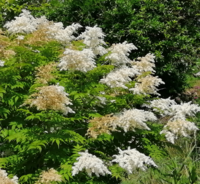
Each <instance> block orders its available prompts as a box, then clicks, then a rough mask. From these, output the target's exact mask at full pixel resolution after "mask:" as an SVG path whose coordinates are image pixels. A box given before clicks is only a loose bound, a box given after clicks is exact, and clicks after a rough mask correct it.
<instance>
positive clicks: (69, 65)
mask: <svg viewBox="0 0 200 184" xmlns="http://www.w3.org/2000/svg"><path fill="white" fill-rule="evenodd" d="M63 54H64V56H63V57H62V58H61V59H60V63H59V64H58V67H60V70H79V71H82V72H87V71H89V70H92V69H93V68H95V67H96V66H95V65H96V64H95V62H94V57H95V55H94V54H93V52H92V50H91V49H84V50H82V51H78V50H71V49H66V50H65V52H64V53H63Z"/></svg>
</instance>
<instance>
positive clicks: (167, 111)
mask: <svg viewBox="0 0 200 184" xmlns="http://www.w3.org/2000/svg"><path fill="white" fill-rule="evenodd" d="M172 105H176V102H175V101H174V100H171V99H170V98H166V99H164V98H160V99H157V100H152V101H151V102H150V104H149V105H144V106H146V107H149V108H152V109H153V111H154V112H158V113H160V114H161V115H162V116H169V115H172V109H171V106H172Z"/></svg>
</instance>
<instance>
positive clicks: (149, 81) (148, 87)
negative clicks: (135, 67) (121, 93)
mask: <svg viewBox="0 0 200 184" xmlns="http://www.w3.org/2000/svg"><path fill="white" fill-rule="evenodd" d="M138 82H139V83H136V84H135V87H134V88H131V89H129V90H130V91H133V93H134V94H144V95H147V94H154V95H160V94H159V93H158V92H157V91H158V89H157V87H158V86H159V85H160V84H164V82H163V81H162V79H160V78H158V77H157V76H155V77H154V76H152V75H147V76H146V77H142V78H139V79H138Z"/></svg>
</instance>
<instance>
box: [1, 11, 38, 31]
mask: <svg viewBox="0 0 200 184" xmlns="http://www.w3.org/2000/svg"><path fill="white" fill-rule="evenodd" d="M35 20H36V19H35V18H34V17H33V16H32V15H31V14H30V12H29V11H28V10H24V9H23V10H22V13H21V14H20V15H19V17H15V20H12V21H10V22H7V23H6V24H5V25H4V27H5V28H7V29H8V32H10V33H32V32H33V31H35V30H36V29H37V22H36V21H35Z"/></svg>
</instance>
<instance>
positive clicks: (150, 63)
mask: <svg viewBox="0 0 200 184" xmlns="http://www.w3.org/2000/svg"><path fill="white" fill-rule="evenodd" d="M154 58H155V56H154V55H153V54H150V53H149V54H147V55H146V56H145V57H138V58H137V60H138V61H133V62H132V64H134V65H136V66H137V68H138V70H139V71H140V72H148V71H149V72H152V73H154V72H155V70H154V69H153V68H155V64H154V62H155V61H154Z"/></svg>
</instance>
